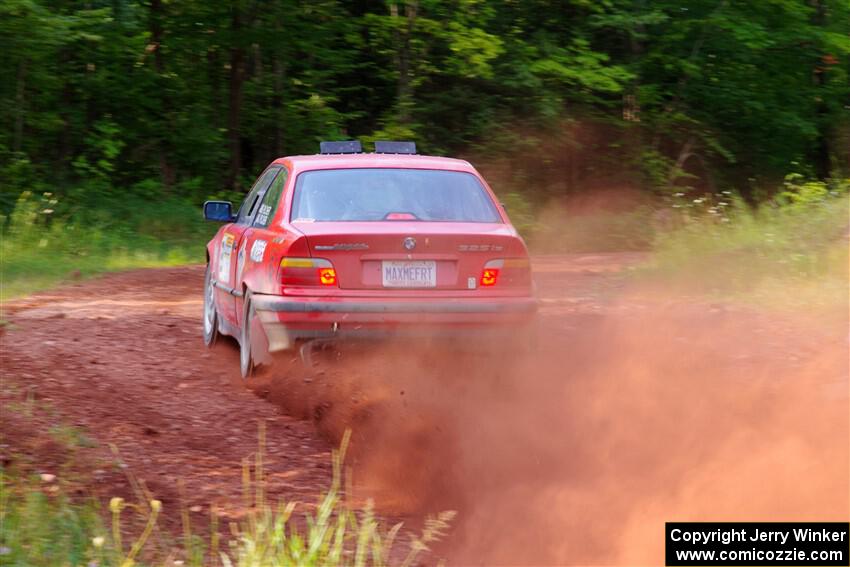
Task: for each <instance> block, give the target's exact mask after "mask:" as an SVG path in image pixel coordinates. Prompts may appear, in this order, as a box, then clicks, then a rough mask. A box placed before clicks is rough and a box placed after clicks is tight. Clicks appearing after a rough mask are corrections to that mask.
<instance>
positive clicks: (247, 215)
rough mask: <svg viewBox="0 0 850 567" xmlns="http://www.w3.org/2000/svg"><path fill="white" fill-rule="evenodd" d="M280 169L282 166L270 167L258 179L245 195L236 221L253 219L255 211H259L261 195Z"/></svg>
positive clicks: (243, 221)
mask: <svg viewBox="0 0 850 567" xmlns="http://www.w3.org/2000/svg"><path fill="white" fill-rule="evenodd" d="M278 171H280V167H270V168H269V169H267V170H266V171H265V173H263V174H262V175H261V176H260V177H259V178H258V179H257V181H256V182H255V183H254V186H253V187H251V190H250V191H248V196H247V197H245V200H244V201H242V205H241V206H240V207H239V214H238V215H237V216H236V222H237V223H238V224H246V223H249V222H250V221H251V219H252V218H253V217H254V213H255V212H256V211H257V208H258V207H257V205H258V204H259V202H260V197H261V196H262V194H263V192H264V191H265V190H266V189H267V188H268V187H269V185H271V182H272V180H273V179H274V177H275V175H277V172H278Z"/></svg>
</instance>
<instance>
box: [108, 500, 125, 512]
mask: <svg viewBox="0 0 850 567" xmlns="http://www.w3.org/2000/svg"><path fill="white" fill-rule="evenodd" d="M123 506H124V499H123V498H119V497H118V496H115V497H113V498H112V499H111V500H110V501H109V509H110V510H111V511H112V512H120V511H121V508H122V507H123Z"/></svg>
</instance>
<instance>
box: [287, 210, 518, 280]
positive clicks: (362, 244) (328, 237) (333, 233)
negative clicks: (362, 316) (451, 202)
mask: <svg viewBox="0 0 850 567" xmlns="http://www.w3.org/2000/svg"><path fill="white" fill-rule="evenodd" d="M293 224H294V226H295V227H296V228H297V229H298V230H299V231H301V232H302V233H303V234H304V235H305V236H306V238H307V243H308V246H309V249H310V254H311V255H312V256H313V257H314V258H325V259H327V260H330V261H331V262H332V263H333V266H334V268H335V269H336V273H337V278H338V282H339V287H340V288H341V289H386V290H390V291H398V292H412V291H417V290H422V289H431V290H460V289H464V290H468V289H476V288H477V287H478V279H479V277H480V276H481V273H482V270H483V268H484V264H485V263H486V262H487V261H489V260H493V259H498V258H509V257H526V256H527V253H526V250H525V246H524V245H523V243H522V241H521V240H520V239H519V237H518V236H517V235H516V232H515V231H514V229H513V228H512V227H510V226H509V225H506V224H502V223H465V222H421V221H374V222H297V223H293Z"/></svg>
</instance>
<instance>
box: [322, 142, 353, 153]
mask: <svg viewBox="0 0 850 567" xmlns="http://www.w3.org/2000/svg"><path fill="white" fill-rule="evenodd" d="M319 153H321V154H360V153H363V146H361V145H360V142H359V141H358V140H346V141H344V142H319Z"/></svg>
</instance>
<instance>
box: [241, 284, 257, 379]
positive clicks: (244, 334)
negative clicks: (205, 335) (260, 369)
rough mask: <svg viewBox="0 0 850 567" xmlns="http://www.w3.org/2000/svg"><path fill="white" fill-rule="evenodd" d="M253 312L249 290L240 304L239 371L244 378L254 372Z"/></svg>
mask: <svg viewBox="0 0 850 567" xmlns="http://www.w3.org/2000/svg"><path fill="white" fill-rule="evenodd" d="M254 314H255V312H254V306H253V305H252V303H251V292H250V291H248V292H246V293H245V301H244V302H243V306H242V328H241V329H240V331H239V371H240V372H241V373H242V378H244V379H246V380H247V379H248V378H250V377H251V376H252V375H253V374H254V369H255V365H254V354H253V353H252V352H251V320H252V319H253V318H254Z"/></svg>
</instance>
